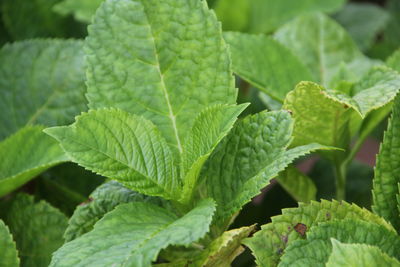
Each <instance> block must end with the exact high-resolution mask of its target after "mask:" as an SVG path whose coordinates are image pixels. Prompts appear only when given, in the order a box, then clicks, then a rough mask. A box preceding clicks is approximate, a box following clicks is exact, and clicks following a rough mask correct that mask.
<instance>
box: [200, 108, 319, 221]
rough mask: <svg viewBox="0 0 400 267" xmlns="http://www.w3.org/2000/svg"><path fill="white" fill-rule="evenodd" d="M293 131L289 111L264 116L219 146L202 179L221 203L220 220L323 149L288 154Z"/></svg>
mask: <svg viewBox="0 0 400 267" xmlns="http://www.w3.org/2000/svg"><path fill="white" fill-rule="evenodd" d="M292 127H293V121H292V119H291V118H290V115H289V113H287V112H286V111H273V112H261V113H259V114H256V115H253V116H249V117H247V118H245V119H243V120H241V121H239V122H238V123H237V124H236V125H235V127H234V128H233V129H232V131H231V132H230V133H229V134H228V136H227V137H226V138H225V139H224V140H223V141H222V142H221V143H220V144H219V145H218V146H217V148H216V149H215V150H214V152H213V154H212V155H211V157H210V159H209V161H208V163H207V166H206V168H205V169H204V173H203V175H202V176H203V178H204V179H205V187H206V191H207V195H208V196H210V197H212V198H213V199H215V201H216V202H217V205H218V206H217V207H218V209H217V214H216V219H217V220H222V219H227V218H230V217H231V216H232V215H233V214H234V213H235V212H237V211H238V210H239V209H240V208H241V207H242V206H243V205H244V204H245V203H247V202H248V201H249V200H250V199H251V198H252V197H254V196H256V195H257V194H258V193H259V192H260V190H261V189H262V188H263V187H264V186H266V185H267V184H268V183H269V180H270V179H272V178H274V177H275V176H276V175H277V174H278V173H279V172H280V171H282V170H283V169H285V167H286V166H287V165H289V164H290V163H291V162H292V161H293V160H294V159H295V158H297V157H299V156H301V155H304V154H306V153H309V152H310V151H312V150H316V149H321V148H323V147H322V146H320V145H317V144H312V145H309V146H304V147H297V148H294V149H292V150H287V151H286V148H287V147H288V145H289V143H290V141H291V138H292V137H291V134H292ZM233 178H234V179H233Z"/></svg>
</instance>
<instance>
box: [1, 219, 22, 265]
mask: <svg viewBox="0 0 400 267" xmlns="http://www.w3.org/2000/svg"><path fill="white" fill-rule="evenodd" d="M0 251H1V260H0V266H1V267H19V258H18V252H17V249H16V247H15V242H14V240H13V237H12V235H11V233H10V231H9V230H8V227H7V225H5V224H4V222H3V221H2V220H0Z"/></svg>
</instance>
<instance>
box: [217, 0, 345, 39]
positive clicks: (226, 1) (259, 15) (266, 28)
mask: <svg viewBox="0 0 400 267" xmlns="http://www.w3.org/2000/svg"><path fill="white" fill-rule="evenodd" d="M344 3H345V0H325V1H318V0H286V1H284V2H283V1H281V0H253V1H248V0H235V1H234V2H232V0H219V1H217V3H216V4H215V9H216V10H215V11H216V13H217V16H218V18H219V20H221V21H222V26H223V28H224V30H234V31H249V32H252V33H269V32H271V31H273V30H275V29H277V28H278V27H279V26H281V25H282V24H284V23H285V22H287V21H289V20H291V19H293V18H295V17H296V16H298V15H301V14H305V13H309V12H314V11H321V12H328V13H331V12H334V11H336V10H338V9H340V8H341V7H342V5H343V4H344ZM238 15H239V18H238V20H239V22H237V21H236V20H235V18H237V16H238Z"/></svg>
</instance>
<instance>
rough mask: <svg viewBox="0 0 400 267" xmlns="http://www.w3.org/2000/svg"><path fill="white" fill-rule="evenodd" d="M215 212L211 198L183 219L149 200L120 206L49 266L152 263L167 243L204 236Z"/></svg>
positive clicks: (59, 254) (65, 249) (189, 241)
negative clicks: (150, 202) (148, 201)
mask: <svg viewBox="0 0 400 267" xmlns="http://www.w3.org/2000/svg"><path fill="white" fill-rule="evenodd" d="M214 211H215V204H214V202H213V201H212V200H210V199H206V200H203V201H201V202H200V203H199V204H198V205H197V207H196V208H194V209H193V210H191V211H189V212H188V213H187V214H186V215H184V216H183V217H181V218H178V217H176V215H174V214H172V213H171V212H169V211H167V210H165V209H163V208H160V207H157V206H155V205H152V204H149V203H141V202H135V203H127V204H122V205H119V206H118V207H117V208H116V209H115V210H113V211H112V212H110V213H108V214H107V215H106V216H104V218H103V219H101V220H100V221H99V222H98V223H96V225H95V226H94V230H93V231H91V232H89V233H87V234H85V235H83V236H81V237H79V238H77V239H75V240H73V241H71V242H69V243H66V244H65V245H64V246H63V247H61V248H60V249H59V250H58V251H57V252H55V253H54V256H53V259H52V262H51V264H50V266H57V267H62V266H68V267H69V266H111V265H113V266H137V267H140V266H151V262H152V261H155V260H156V258H157V254H158V252H159V251H160V250H161V249H163V248H166V247H167V246H168V245H189V244H190V243H191V242H194V241H196V240H198V239H200V238H201V237H203V236H204V235H205V234H206V232H207V231H208V230H209V225H210V223H211V218H212V215H213V213H214Z"/></svg>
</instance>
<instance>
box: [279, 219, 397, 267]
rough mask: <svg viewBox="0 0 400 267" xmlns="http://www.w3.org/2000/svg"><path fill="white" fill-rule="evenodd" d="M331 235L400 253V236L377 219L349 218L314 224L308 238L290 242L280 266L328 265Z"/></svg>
mask: <svg viewBox="0 0 400 267" xmlns="http://www.w3.org/2000/svg"><path fill="white" fill-rule="evenodd" d="M331 238H335V239H337V240H339V241H340V242H343V243H363V244H368V245H374V246H377V247H379V248H380V249H381V250H382V251H383V252H385V253H386V254H388V255H390V256H392V257H397V258H399V257H400V253H399V251H398V249H397V248H398V247H400V236H398V235H397V233H396V232H394V231H390V230H388V229H387V228H385V227H384V226H382V225H378V224H375V223H370V222H366V221H361V220H351V219H350V220H349V219H346V220H340V221H338V220H334V221H328V222H324V223H320V224H318V225H316V226H313V227H312V228H311V229H310V230H309V231H308V232H307V239H305V240H296V241H294V242H292V243H291V244H289V246H288V247H287V248H286V249H285V252H284V255H283V256H282V258H281V262H280V264H279V266H280V267H286V266H301V265H307V266H315V267H317V266H321V267H323V266H325V263H326V262H327V261H328V258H329V255H330V254H331V252H332V246H331V242H330V240H331Z"/></svg>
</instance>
